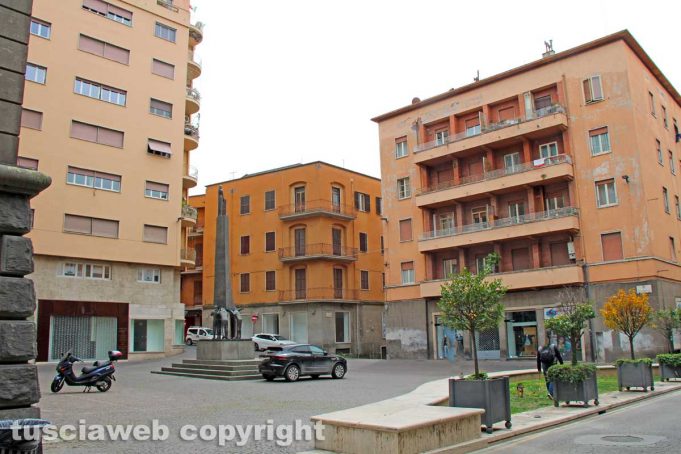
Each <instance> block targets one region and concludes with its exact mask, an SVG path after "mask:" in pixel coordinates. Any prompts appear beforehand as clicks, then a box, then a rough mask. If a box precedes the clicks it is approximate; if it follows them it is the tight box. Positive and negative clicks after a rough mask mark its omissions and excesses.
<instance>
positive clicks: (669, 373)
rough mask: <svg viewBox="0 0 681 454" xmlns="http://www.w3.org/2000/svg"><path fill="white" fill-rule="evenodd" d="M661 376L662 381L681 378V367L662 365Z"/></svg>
mask: <svg viewBox="0 0 681 454" xmlns="http://www.w3.org/2000/svg"><path fill="white" fill-rule="evenodd" d="M660 376H661V379H662V381H665V380H666V381H669V379H672V378H681V367H679V366H670V365H668V364H662V363H660Z"/></svg>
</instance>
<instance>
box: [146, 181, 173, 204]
mask: <svg viewBox="0 0 681 454" xmlns="http://www.w3.org/2000/svg"><path fill="white" fill-rule="evenodd" d="M144 196H145V197H149V198H152V199H159V200H168V185H167V184H164V183H155V182H153V181H147V182H146V186H145V188H144Z"/></svg>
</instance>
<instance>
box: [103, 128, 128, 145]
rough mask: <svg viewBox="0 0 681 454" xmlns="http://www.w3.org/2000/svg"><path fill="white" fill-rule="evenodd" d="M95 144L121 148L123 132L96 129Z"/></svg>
mask: <svg viewBox="0 0 681 454" xmlns="http://www.w3.org/2000/svg"><path fill="white" fill-rule="evenodd" d="M97 143H101V144H102V145H110V146H112V147H118V148H123V132H122V131H115V130H113V129H108V128H102V127H98V128H97Z"/></svg>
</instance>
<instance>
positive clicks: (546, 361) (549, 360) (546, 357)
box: [537, 340, 563, 399]
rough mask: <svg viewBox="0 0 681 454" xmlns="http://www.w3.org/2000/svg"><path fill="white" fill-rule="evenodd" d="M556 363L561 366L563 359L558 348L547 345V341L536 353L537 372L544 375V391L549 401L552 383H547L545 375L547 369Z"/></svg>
mask: <svg viewBox="0 0 681 454" xmlns="http://www.w3.org/2000/svg"><path fill="white" fill-rule="evenodd" d="M556 361H558V362H559V363H560V364H563V357H562V356H560V351H559V350H558V347H556V345H555V344H549V341H548V340H547V341H546V345H544V346H542V347H539V350H538V351H537V370H538V371H539V372H543V373H544V380H545V381H546V391H548V397H549V399H553V383H551V382H549V377H548V376H547V375H546V372H547V371H548V370H549V367H551V366H553V365H554V364H556Z"/></svg>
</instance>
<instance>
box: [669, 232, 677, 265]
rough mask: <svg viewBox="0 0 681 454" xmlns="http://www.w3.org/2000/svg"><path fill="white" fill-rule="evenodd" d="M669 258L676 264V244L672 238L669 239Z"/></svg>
mask: <svg viewBox="0 0 681 454" xmlns="http://www.w3.org/2000/svg"><path fill="white" fill-rule="evenodd" d="M669 257H670V258H671V259H672V262H676V244H675V242H674V237H672V236H670V237H669Z"/></svg>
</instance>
